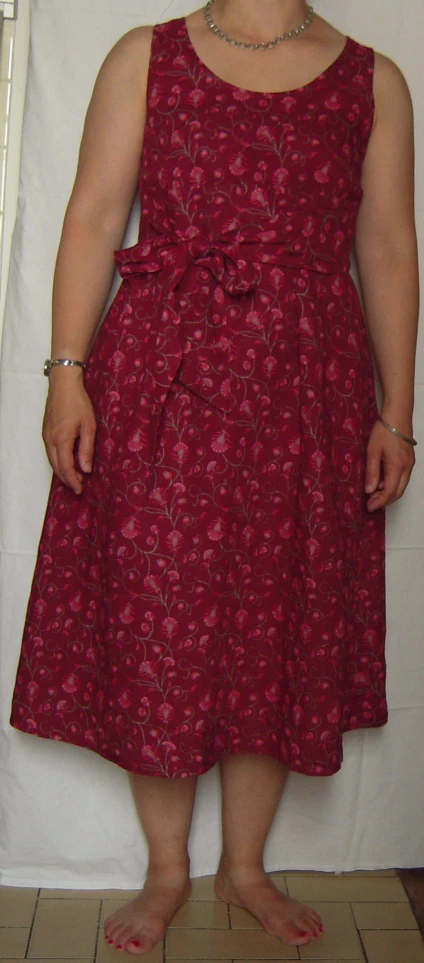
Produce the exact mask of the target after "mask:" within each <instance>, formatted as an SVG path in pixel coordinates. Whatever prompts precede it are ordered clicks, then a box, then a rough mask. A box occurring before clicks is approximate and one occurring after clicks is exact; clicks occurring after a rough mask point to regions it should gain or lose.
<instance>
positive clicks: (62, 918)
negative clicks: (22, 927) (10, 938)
mask: <svg viewBox="0 0 424 963" xmlns="http://www.w3.org/2000/svg"><path fill="white" fill-rule="evenodd" d="M99 911H100V900H92V899H91V900H85V899H79V900H77V899H70V900H63V899H44V900H40V901H39V903H38V908H37V912H36V914H35V922H34V927H33V931H32V935H31V941H30V946H29V950H28V957H29V958H30V959H33V958H38V957H39V958H41V957H43V958H45V959H51V958H52V957H61V958H62V957H67V958H71V959H80V958H81V959H82V958H84V957H90V956H93V955H94V951H95V945H96V936H97V925H98V919H99Z"/></svg>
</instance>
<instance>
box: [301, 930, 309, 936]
mask: <svg viewBox="0 0 424 963" xmlns="http://www.w3.org/2000/svg"><path fill="white" fill-rule="evenodd" d="M307 935H308V931H307V930H299V936H307Z"/></svg>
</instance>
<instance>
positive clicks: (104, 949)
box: [37, 939, 164, 963]
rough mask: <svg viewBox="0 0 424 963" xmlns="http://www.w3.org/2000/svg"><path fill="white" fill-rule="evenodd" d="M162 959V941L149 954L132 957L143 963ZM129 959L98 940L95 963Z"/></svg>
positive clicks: (109, 962)
mask: <svg viewBox="0 0 424 963" xmlns="http://www.w3.org/2000/svg"><path fill="white" fill-rule="evenodd" d="M163 958H164V955H163V940H160V942H159V943H156V946H154V947H153V949H152V950H151V951H150V953H143V954H142V955H141V957H139V956H137V955H134V959H136V960H138V959H141V960H143V963H162V961H163ZM130 959H132V955H131V954H130V953H125V951H124V950H116V949H115V948H114V947H113V946H110V944H109V943H106V941H105V940H103V939H100V940H99V945H98V949H97V955H96V963H121V961H122V963H128V960H130ZM37 963H38V960H37ZM78 963H79V960H78Z"/></svg>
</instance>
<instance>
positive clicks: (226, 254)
mask: <svg viewBox="0 0 424 963" xmlns="http://www.w3.org/2000/svg"><path fill="white" fill-rule="evenodd" d="M114 260H115V263H116V265H117V267H118V270H119V273H120V275H121V277H122V278H123V280H124V281H127V282H131V281H132V282H134V283H137V291H134V292H133V293H132V294H131V303H133V301H134V300H137V299H139V301H140V308H141V309H142V305H143V301H144V299H145V297H146V296H148V290H147V289H146V291H145V292H143V291H142V289H141V288H140V282H141V283H142V282H143V280H144V281H145V282H146V281H147V280H148V278H149V275H152V274H156V273H158V272H164V278H163V282H164V283H163V285H162V287H161V293H160V309H159V310H158V324H157V327H156V330H155V331H153V332H151V333H150V334H149V336H148V339H147V340H148V343H147V344H146V355H145V358H143V362H144V371H143V374H144V379H143V384H142V391H143V393H144V394H146V393H147V395H148V396H149V400H150V402H151V404H150V405H149V409H150V411H149V422H148V424H147V425H146V444H149V445H150V446H151V448H152V451H154V450H155V446H156V435H157V431H158V427H159V421H160V416H161V411H162V408H163V405H164V402H165V399H166V396H167V393H168V390H169V387H170V385H171V383H172V381H173V380H174V379H175V376H176V374H177V371H178V368H179V366H180V363H181V361H182V359H183V356H184V358H185V364H184V376H183V377H182V378H181V380H182V382H183V384H186V385H187V387H192V388H193V389H194V390H195V391H196V393H197V394H200V395H201V397H204V398H205V401H207V402H210V403H212V404H214V405H215V406H217V407H219V408H221V409H222V410H224V411H227V412H230V411H231V406H232V405H234V397H233V396H232V395H231V394H230V395H229V396H227V398H224V397H223V396H222V395H221V394H220V393H218V397H217V393H216V386H215V388H214V387H212V388H211V387H210V386H209V385H208V384H207V379H203V380H202V379H200V386H199V370H198V365H197V367H196V364H195V361H194V360H193V362H192V361H191V360H190V356H191V355H192V356H194V355H195V351H192V352H188V353H187V352H186V353H184V351H183V345H184V338H183V324H182V316H181V312H180V310H179V307H178V298H177V296H176V293H177V290H178V287H179V285H180V283H181V281H182V279H183V278H184V276H185V274H186V272H187V270H188V269H189V268H190V267H191V266H192V265H196V266H198V267H202V268H206V269H207V270H208V271H210V273H211V274H212V276H213V277H214V278H215V280H216V282H217V283H218V284H219V285H220V286H221V287H222V288H223V290H224V291H226V292H227V294H229V295H231V296H232V297H239V296H240V295H244V294H248V293H249V292H253V291H255V290H256V289H257V288H258V287H259V286H260V284H261V280H262V275H263V270H264V268H267V269H268V268H269V267H270V266H271V267H272V266H276V267H278V268H281V269H283V270H286V269H288V270H296V271H299V272H300V273H303V272H311V271H312V272H314V273H316V274H318V275H340V274H345V273H348V272H349V270H350V258H349V256H347V257H346V256H344V257H342V258H340V259H335V258H325V257H314V256H311V255H306V254H305V253H303V252H295V251H292V250H290V249H287V248H286V247H285V246H284V245H282V244H281V241H279V242H276V241H275V240H274V238H273V237H272V232H271V231H269V232H264V234H263V235H262V238H261V239H260V240H253V241H250V240H249V241H247V240H242V241H237V242H235V241H234V239H233V238H232V239H231V240H230V241H227V240H221V239H212V240H211V239H208V238H205V237H202V236H199V235H196V236H194V237H192V238H190V239H187V238H184V239H182V238H179V237H177V236H172V235H165V234H159V233H157V234H153V235H152V236H149V237H146V238H144V239H143V240H141V241H139V242H138V243H137V244H135V245H134V246H133V247H129V248H124V249H121V250H117V251H115V252H114ZM187 359H188V360H187ZM197 361H198V359H197ZM205 382H206V383H205Z"/></svg>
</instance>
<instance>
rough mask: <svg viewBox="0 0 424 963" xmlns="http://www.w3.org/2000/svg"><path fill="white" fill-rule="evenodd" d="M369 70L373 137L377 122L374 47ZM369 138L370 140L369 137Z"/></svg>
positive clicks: (371, 52) (371, 50)
mask: <svg viewBox="0 0 424 963" xmlns="http://www.w3.org/2000/svg"><path fill="white" fill-rule="evenodd" d="M369 71H370V111H371V116H372V124H371V130H370V135H369V136H370V137H371V134H372V132H373V130H374V124H375V118H376V110H375V99H374V76H375V50H374V47H370V63H369ZM368 140H369V138H368Z"/></svg>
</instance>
